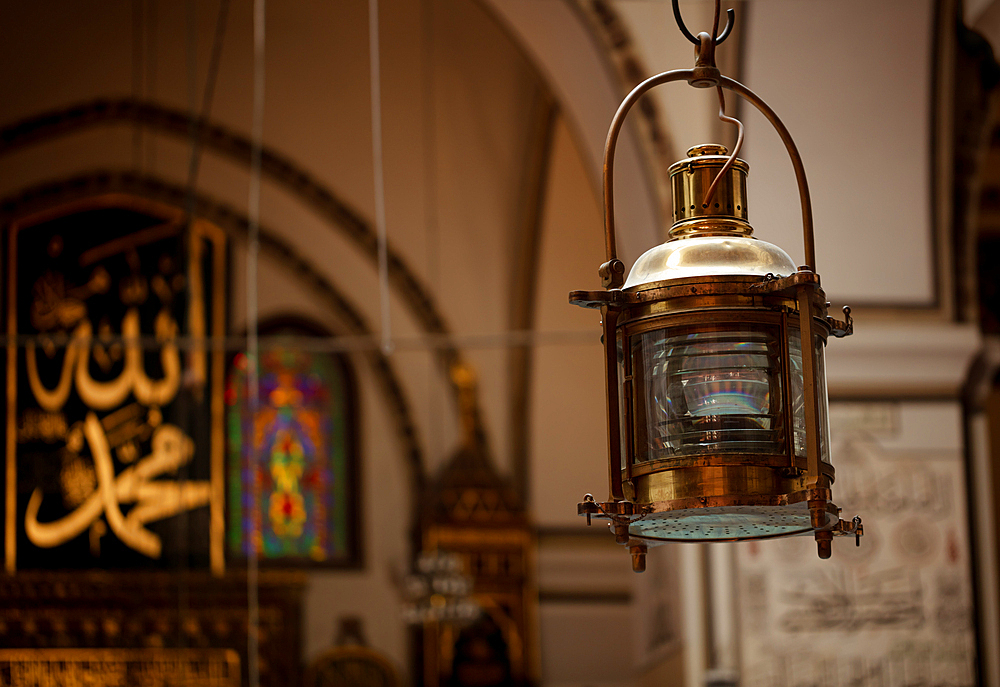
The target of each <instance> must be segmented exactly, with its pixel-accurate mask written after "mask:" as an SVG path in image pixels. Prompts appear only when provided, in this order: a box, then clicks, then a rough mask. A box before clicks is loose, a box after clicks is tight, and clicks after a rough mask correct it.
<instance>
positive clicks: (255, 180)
mask: <svg viewBox="0 0 1000 687" xmlns="http://www.w3.org/2000/svg"><path fill="white" fill-rule="evenodd" d="M250 131H251V134H250V189H249V194H248V199H247V218H248V225H249V226H248V227H247V234H248V240H247V266H246V290H247V354H246V355H247V403H248V405H249V414H250V417H251V418H252V420H251V421H252V422H253V423H256V422H257V409H258V407H259V406H260V387H259V381H258V377H259V374H258V369H259V368H258V354H259V341H258V338H257V326H258V321H257V287H258V283H257V260H258V256H259V253H260V177H261V150H262V149H263V142H264V0H254V3H253V115H252V122H251V128H250ZM250 447H251V448H250V451H251V454H250V464H251V465H252V466H254V468H255V469H254V470H253V475H254V478H253V480H252V482H251V484H252V488H251V501H252V503H251V511H250V512H252V513H256V512H258V509H259V508H260V504H259V503H258V501H259V500H260V487H259V485H258V484H257V472H258V471H257V470H256V464H257V450H256V444H255V443H254V441H253V440H251V441H250ZM257 546H258V541H257V537H256V532H252V533H251V534H250V542H249V546H248V547H247V549H248V551H247V677H248V681H249V685H250V687H260V664H259V661H258V650H259V644H260V637H259V633H260V599H259V597H258V572H259V570H258V565H257V554H258V551H257Z"/></svg>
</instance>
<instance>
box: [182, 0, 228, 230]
mask: <svg viewBox="0 0 1000 687" xmlns="http://www.w3.org/2000/svg"><path fill="white" fill-rule="evenodd" d="M228 17H229V0H221V2H220V3H219V13H218V16H217V17H216V19H215V37H214V38H213V40H212V56H211V58H210V59H209V62H208V74H207V75H206V77H205V90H204V92H203V94H202V97H201V109H200V110H199V111H198V113H197V119H195V110H194V108H195V107H196V98H197V85H195V84H192V85H191V87H190V88H191V94H190V97H191V101H192V102H191V118H192V119H191V141H192V145H191V160H190V162H189V164H188V207H187V208H186V210H187V214H188V220H189V221H190V219H191V217H192V216H193V215H194V199H195V193H194V190H195V188H196V187H197V184H198V170H199V169H200V168H201V149H202V147H201V132H202V127H203V125H204V124H205V123H206V122H207V121H208V117H209V115H211V114H212V99H213V97H214V96H215V83H216V80H217V79H218V75H219V62H220V60H221V59H222V43H223V38H224V37H225V35H226V21H227V19H228ZM195 47H196V46H195ZM192 59H194V58H192ZM191 68H193V65H192V66H191ZM195 83H197V82H195Z"/></svg>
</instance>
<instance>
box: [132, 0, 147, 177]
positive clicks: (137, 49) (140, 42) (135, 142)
mask: <svg viewBox="0 0 1000 687" xmlns="http://www.w3.org/2000/svg"><path fill="white" fill-rule="evenodd" d="M144 3H145V0H132V99H133V100H141V99H142V97H143V95H144V93H143V73H144V71H145V64H144V59H143V58H144V57H145V55H144V48H145V39H146V36H145V25H146V22H145V17H144V16H143V9H144ZM132 166H133V167H135V171H137V172H141V171H142V125H141V124H140V123H138V122H136V124H135V126H134V128H133V129H132Z"/></svg>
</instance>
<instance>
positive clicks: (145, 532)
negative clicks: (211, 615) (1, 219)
mask: <svg viewBox="0 0 1000 687" xmlns="http://www.w3.org/2000/svg"><path fill="white" fill-rule="evenodd" d="M8 239H9V240H8V242H7V245H8V269H9V270H10V273H9V275H8V285H7V289H8V297H7V304H6V305H7V310H8V313H7V330H8V334H9V335H10V336H11V337H14V340H15V341H16V342H17V346H16V348H15V349H13V353H11V352H8V355H7V366H6V367H7V370H6V373H7V375H8V376H10V378H11V380H12V382H9V383H8V385H7V396H8V408H7V418H6V419H7V422H6V423H5V431H6V433H7V442H6V448H7V470H6V479H7V480H8V485H7V488H6V495H7V501H8V510H7V518H6V527H5V546H6V558H7V566H8V569H10V568H11V567H12V566H13V565H16V567H17V568H78V567H79V568H90V567H99V568H135V567H171V566H177V565H184V566H193V567H204V566H208V565H209V563H210V561H211V562H212V563H215V562H216V561H218V562H219V563H221V546H222V543H221V531H222V527H221V525H222V523H221V518H222V503H221V495H222V490H221V479H222V475H221V474H214V472H218V470H217V469H215V470H213V468H218V466H219V465H221V448H222V441H221V436H222V434H221V433H222V431H223V428H222V426H221V422H222V416H221V408H222V404H221V396H220V394H221V388H220V386H221V385H220V384H218V383H217V381H218V380H220V379H221V376H220V374H221V365H222V362H221V361H222V360H223V354H222V352H221V350H219V351H214V350H213V346H212V345H211V342H213V341H214V342H215V343H219V342H220V341H221V339H220V337H221V336H222V334H223V333H224V332H223V328H224V319H223V316H224V313H222V312H221V309H222V304H223V303H224V301H223V299H222V298H220V297H218V296H219V295H220V294H221V289H222V288H223V287H224V285H223V281H222V280H223V278H224V275H223V274H222V270H223V269H224V258H223V251H224V245H223V241H222V237H221V235H216V234H213V232H210V231H208V232H206V231H205V230H204V229H203V228H202V229H200V228H199V225H198V224H197V223H195V224H194V225H190V224H189V223H187V222H185V221H183V217H182V215H181V214H180V213H178V212H174V211H171V210H169V209H165V208H159V207H158V206H151V205H149V204H146V203H142V202H140V201H133V202H129V200H128V199H124V198H121V197H116V198H115V199H114V200H112V201H109V200H108V199H101V200H99V201H96V202H92V203H89V204H83V205H75V206H71V207H68V208H64V209H63V211H61V212H60V211H57V212H54V213H49V214H47V215H41V216H35V217H33V218H29V219H28V220H25V221H22V222H19V223H17V224H15V225H13V226H11V227H10V228H9V234H8ZM9 341H10V339H9ZM12 401H13V402H12ZM12 477H13V480H11V478H12ZM11 484H13V488H12V487H11ZM11 503H12V504H13V508H12V507H11ZM12 511H13V512H12ZM213 527H214V530H213ZM11 535H13V537H12V541H13V544H14V547H12V546H11ZM216 535H219V536H216ZM213 547H215V548H216V549H217V550H218V551H217V553H216V554H213V552H212V549H213ZM12 548H13V551H12V550H11V549H12ZM12 558H13V560H14V562H12Z"/></svg>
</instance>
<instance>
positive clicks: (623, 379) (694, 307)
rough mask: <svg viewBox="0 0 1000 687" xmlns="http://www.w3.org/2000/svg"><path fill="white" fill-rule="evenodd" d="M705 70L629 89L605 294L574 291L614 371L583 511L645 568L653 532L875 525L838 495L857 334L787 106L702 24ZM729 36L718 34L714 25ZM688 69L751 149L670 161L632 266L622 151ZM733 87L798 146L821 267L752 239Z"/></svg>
mask: <svg viewBox="0 0 1000 687" xmlns="http://www.w3.org/2000/svg"><path fill="white" fill-rule="evenodd" d="M674 13H675V16H676V18H677V21H678V25H679V26H680V27H681V31H682V32H683V33H684V34H685V35H686V36H687V37H688V38H689V39H690V40H691V41H692V42H694V43H695V45H696V46H697V47H696V51H695V54H696V63H695V67H694V69H690V70H675V71H669V72H664V73H662V74H659V75H657V76H654V77H652V78H650V79H647V80H646V81H644V82H643V83H641V84H639V85H638V86H637V87H636V88H635V89H634V90H633V91H632V92H631V93H630V94H629V95H628V97H626V98H625V100H624V101H623V102H622V104H621V106H620V107H619V109H618V112H617V113H616V114H615V117H614V119H613V121H612V124H611V129H610V131H609V132H608V139H607V145H606V147H605V158H604V213H605V214H604V220H605V239H606V249H607V262H605V263H604V264H603V265H602V266H601V268H600V274H601V277H602V283H603V285H604V287H605V289H606V291H574V292H572V293H571V294H570V298H569V299H570V302H571V303H573V304H575V305H579V306H583V307H590V308H600V310H601V314H602V317H603V328H604V349H605V369H606V376H607V399H608V437H609V454H610V462H609V473H610V483H611V495H610V498H609V500H608V501H607V502H603V503H601V502H598V501H596V499H594V497H593V496H591V495H590V494H587V495H586V496H585V498H584V501H583V502H582V503H580V504H579V506H578V511H579V513H580V514H581V515H586V516H587V520H588V523H589V522H590V520H591V518H593V517H597V518H606V519H608V520H610V522H611V526H612V528H613V530H614V533H615V538H616V540H617V541H618V542H619V543H620V544H625V545H627V546H628V547H629V548H630V550H631V552H632V561H633V569H634V570H636V571H637V572H641V571H642V570H644V569H645V553H646V550H647V547H648V546H649V545H654V544H659V543H663V542H668V541H739V540H746V539H764V538H772V537H783V536H791V535H801V534H813V535H814V536H815V538H816V542H817V545H818V549H819V556H820V558H829V557H830V554H831V549H832V542H831V540H832V538H833V536H834V535H848V534H851V535H855V537H856V538H857V540H858V541H859V542H860V536H861V535H862V534H863V528H862V524H861V519H860V518H858V517H855V518H854V519H853V520H852V521H850V522H847V521H844V520H841V519H840V517H839V514H840V509H839V508H837V507H836V505H835V504H834V503H833V501H832V492H831V486H832V484H833V482H834V477H835V472H834V468H833V466H832V465H831V463H830V436H829V434H830V432H829V422H828V418H827V411H828V401H827V390H826V372H825V367H824V350H825V347H826V343H827V339H828V338H829V337H830V336H831V335H833V336H835V337H843V336H847V335H849V334H851V333H852V331H853V322H852V320H851V317H850V309H849V308H846V307H845V308H844V314H845V319H844V320H843V321H839V320H835V319H833V318H832V317H830V316H828V314H827V310H828V307H829V303H827V302H826V297H825V295H824V293H823V290H822V289H821V288H820V280H819V275H818V274H817V273H816V271H815V270H816V259H815V247H814V242H813V227H812V210H811V206H810V200H809V189H808V186H807V184H806V177H805V171H804V168H803V166H802V161H801V159H800V157H799V154H798V151H797V150H796V147H795V144H794V142H793V141H792V138H791V136H790V135H789V133H788V131H787V130H786V129H785V127H784V125H783V124H782V123H781V121H780V120H779V119H778V117H777V115H776V114H775V113H774V112H773V111H772V110H771V108H770V107H768V106H767V104H766V103H764V101H763V100H761V99H760V98H759V97H758V96H757V95H755V94H754V93H753V92H752V91H750V90H749V89H748V88H746V87H745V86H743V85H742V84H740V83H738V82H736V81H734V80H732V79H730V78H728V77H725V76H723V75H722V74H721V73H720V72H719V70H718V68H717V67H716V65H715V46H716V45H717V44H719V43H721V42H722V41H723V40H725V38H726V37H727V36H728V35H729V32H730V30H731V28H732V23H733V10H729V12H728V23H727V25H726V28H725V29H724V30H723V32H722V33H721V34H719V33H718V24H719V6H718V1H717V2H716V18H715V28H714V29H713V32H712V34H708V33H701V34H699V35H698V36H697V37H695V36H692V35H691V34H690V32H688V31H687V29H686V28H685V27H684V24H683V21H682V20H681V18H680V13H679V10H678V8H677V0H674ZM713 36H714V37H713ZM673 81H687V82H688V83H689V84H690V85H692V86H695V87H697V88H712V87H714V88H716V89H717V91H718V94H719V100H720V115H719V116H720V118H721V119H723V120H724V121H727V122H731V123H733V124H736V125H737V126H739V137H738V141H737V144H736V149H735V150H734V151H733V152H732V154H730V153H729V151H728V150H727V149H726V148H725V147H723V146H720V145H700V146H696V147H694V148H691V149H690V150H689V151H688V156H687V158H686V159H685V160H681V161H680V162H677V163H675V164H673V165H672V166H671V167H670V169H669V175H670V181H671V189H672V192H673V216H672V219H673V225H672V227H671V229H670V232H669V238H668V240H667V241H666V242H665V243H663V244H661V245H659V246H656V247H654V248H652V249H650V250H648V251H646V253H644V254H643V255H642V256H641V257H640V258H639V259H638V260H637V261H636V262H635V264H634V265H633V266H632V269H631V271H630V273H629V275H628V278H627V279H626V278H625V266H624V264H623V263H622V262H621V261H620V260H619V259H618V258H617V254H616V242H615V223H614V194H613V191H614V153H615V145H616V143H617V139H618V134H619V131H620V130H621V126H622V124H623V123H624V119H625V116H626V114H627V113H628V111H629V109H630V108H631V107H632V105H633V104H634V103H635V102H636V101H637V100H638V99H639V97H640V96H642V95H643V94H644V93H645V92H646V91H648V90H650V89H651V88H653V87H654V86H658V85H661V84H666V83H670V82H673ZM723 89H727V90H729V91H733V92H735V93H737V94H739V95H740V96H742V97H743V98H745V99H746V100H747V101H749V102H750V103H752V104H753V105H754V106H756V107H757V109H758V110H760V112H761V113H762V114H763V115H764V116H765V117H766V118H767V119H768V121H769V122H770V123H771V124H772V125H773V126H774V128H775V129H776V130H777V132H778V134H779V136H780V137H781V139H782V141H783V142H784V143H785V146H786V148H787V150H788V154H789V156H790V157H791V160H792V165H793V167H794V169H795V175H796V180H797V182H798V187H799V195H800V199H801V204H802V223H803V234H804V243H805V256H806V263H807V264H806V265H803V266H799V267H796V265H795V263H794V262H793V261H792V259H791V258H790V257H789V256H788V254H787V253H785V251H783V250H782V249H781V248H778V247H777V246H774V245H772V244H770V243H766V242H764V241H761V240H759V239H757V238H756V237H754V236H753V228H752V227H751V226H750V224H749V222H748V208H747V204H748V199H747V185H746V180H747V174H748V171H749V166H748V165H747V163H746V162H744V161H743V160H740V159H738V158H737V154H738V152H739V148H740V147H741V145H742V139H743V126H742V124H741V123H739V122H738V121H737V120H735V119H733V118H730V117H726V116H725V99H724V97H723Z"/></svg>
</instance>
